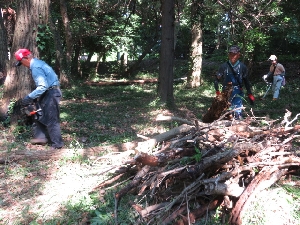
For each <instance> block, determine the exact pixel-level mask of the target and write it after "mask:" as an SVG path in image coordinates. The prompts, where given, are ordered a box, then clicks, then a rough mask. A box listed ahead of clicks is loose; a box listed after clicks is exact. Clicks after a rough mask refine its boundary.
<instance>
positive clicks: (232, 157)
mask: <svg viewBox="0 0 300 225" xmlns="http://www.w3.org/2000/svg"><path fill="white" fill-rule="evenodd" d="M224 116H225V115H223V116H222V117H221V118H220V119H219V120H216V121H214V122H212V123H209V124H207V123H202V122H200V121H193V122H191V121H186V120H184V119H181V118H176V117H166V116H160V117H159V118H158V119H157V120H158V121H162V120H176V121H177V122H181V123H182V124H183V125H181V126H179V127H176V128H174V129H172V130H170V131H168V132H166V133H163V134H160V135H157V136H155V137H153V138H151V139H148V140H145V141H143V142H139V144H138V146H137V148H136V149H135V153H136V154H135V156H134V157H133V158H131V159H130V160H129V161H127V162H126V163H124V165H122V166H121V167H119V168H118V169H117V170H116V171H115V173H114V174H113V176H112V177H111V178H110V179H111V180H106V181H105V182H103V183H102V184H100V186H99V187H100V188H105V187H107V186H108V185H109V184H111V183H112V181H113V182H116V181H117V180H119V179H120V177H122V176H123V175H124V174H127V175H128V177H131V179H129V182H128V183H127V185H126V186H124V187H123V188H122V189H121V190H119V191H118V192H117V193H115V214H114V215H115V224H118V205H119V203H120V201H121V199H122V197H124V196H125V195H127V194H134V195H136V196H137V197H136V201H135V202H130V205H131V206H132V207H133V208H134V209H135V210H136V211H137V212H138V214H139V220H138V221H137V222H136V224H178V225H179V224H192V223H195V221H197V220H200V219H201V218H203V217H204V216H205V215H206V214H207V212H208V211H211V210H215V209H217V208H219V209H220V211H221V214H222V215H221V216H222V217H223V218H224V220H227V221H229V222H230V223H231V224H242V218H243V214H244V212H245V210H246V208H247V205H249V204H250V203H251V202H252V201H253V199H254V198H255V194H256V193H257V192H260V191H261V190H263V189H265V188H268V187H270V186H271V185H272V184H274V183H275V182H276V181H278V180H279V179H280V178H281V177H282V176H286V175H291V174H295V173H296V172H299V169H300V158H299V155H297V153H296V152H295V149H293V145H292V142H293V141H295V139H296V138H297V137H298V133H299V129H300V125H293V123H294V121H295V120H296V119H297V117H298V116H299V114H298V115H297V116H296V117H295V118H294V119H293V120H291V121H289V120H290V119H291V113H290V112H289V111H287V113H286V114H285V116H284V120H283V121H270V120H269V121H268V120H267V119H266V118H257V117H247V118H245V119H244V120H243V121H234V120H233V121H229V120H222V118H224Z"/></svg>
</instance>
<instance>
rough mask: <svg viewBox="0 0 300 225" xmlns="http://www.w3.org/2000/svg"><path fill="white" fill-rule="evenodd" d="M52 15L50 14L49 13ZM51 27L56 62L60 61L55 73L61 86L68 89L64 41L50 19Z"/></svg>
mask: <svg viewBox="0 0 300 225" xmlns="http://www.w3.org/2000/svg"><path fill="white" fill-rule="evenodd" d="M49 13H50V12H49ZM49 26H50V29H51V31H52V33H53V36H54V40H53V41H54V46H55V50H56V51H55V53H56V60H57V61H58V64H59V65H58V68H56V69H55V72H56V73H57V74H58V77H59V81H60V84H61V86H63V87H68V86H69V83H70V82H69V79H68V74H67V71H68V64H67V62H66V58H65V57H64V51H63V49H62V46H63V45H62V40H61V38H60V34H59V31H58V30H57V29H56V27H55V24H54V22H53V19H52V18H50V19H49Z"/></svg>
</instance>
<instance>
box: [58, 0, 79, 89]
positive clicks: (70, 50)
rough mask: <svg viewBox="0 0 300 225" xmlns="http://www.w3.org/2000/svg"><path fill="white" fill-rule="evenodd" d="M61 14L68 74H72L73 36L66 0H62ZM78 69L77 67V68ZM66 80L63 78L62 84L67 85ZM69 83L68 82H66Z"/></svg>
mask: <svg viewBox="0 0 300 225" xmlns="http://www.w3.org/2000/svg"><path fill="white" fill-rule="evenodd" d="M59 3H60V14H61V17H62V20H63V25H64V31H65V38H66V40H65V41H66V53H65V54H66V67H67V68H66V71H65V73H66V74H67V76H69V75H70V74H71V63H72V55H73V46H74V43H73V37H72V32H71V28H70V21H69V17H68V10H67V3H66V1H65V0H60V1H59ZM76 69H77V68H76ZM65 81H68V79H67V78H64V79H61V82H62V85H65V83H64V82H65ZM66 85H68V84H66Z"/></svg>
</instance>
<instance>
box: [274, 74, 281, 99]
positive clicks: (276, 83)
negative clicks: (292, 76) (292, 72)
mask: <svg viewBox="0 0 300 225" xmlns="http://www.w3.org/2000/svg"><path fill="white" fill-rule="evenodd" d="M282 80H283V78H282V76H280V75H277V76H273V84H272V91H273V98H278V97H279V91H280V88H281V83H282Z"/></svg>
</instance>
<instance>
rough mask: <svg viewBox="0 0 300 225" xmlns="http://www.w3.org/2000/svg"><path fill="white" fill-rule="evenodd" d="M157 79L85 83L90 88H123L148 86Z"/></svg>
mask: <svg viewBox="0 0 300 225" xmlns="http://www.w3.org/2000/svg"><path fill="white" fill-rule="evenodd" d="M156 82H157V79H146V80H116V81H112V82H85V84H87V85H90V86H121V85H131V84H148V83H156Z"/></svg>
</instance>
